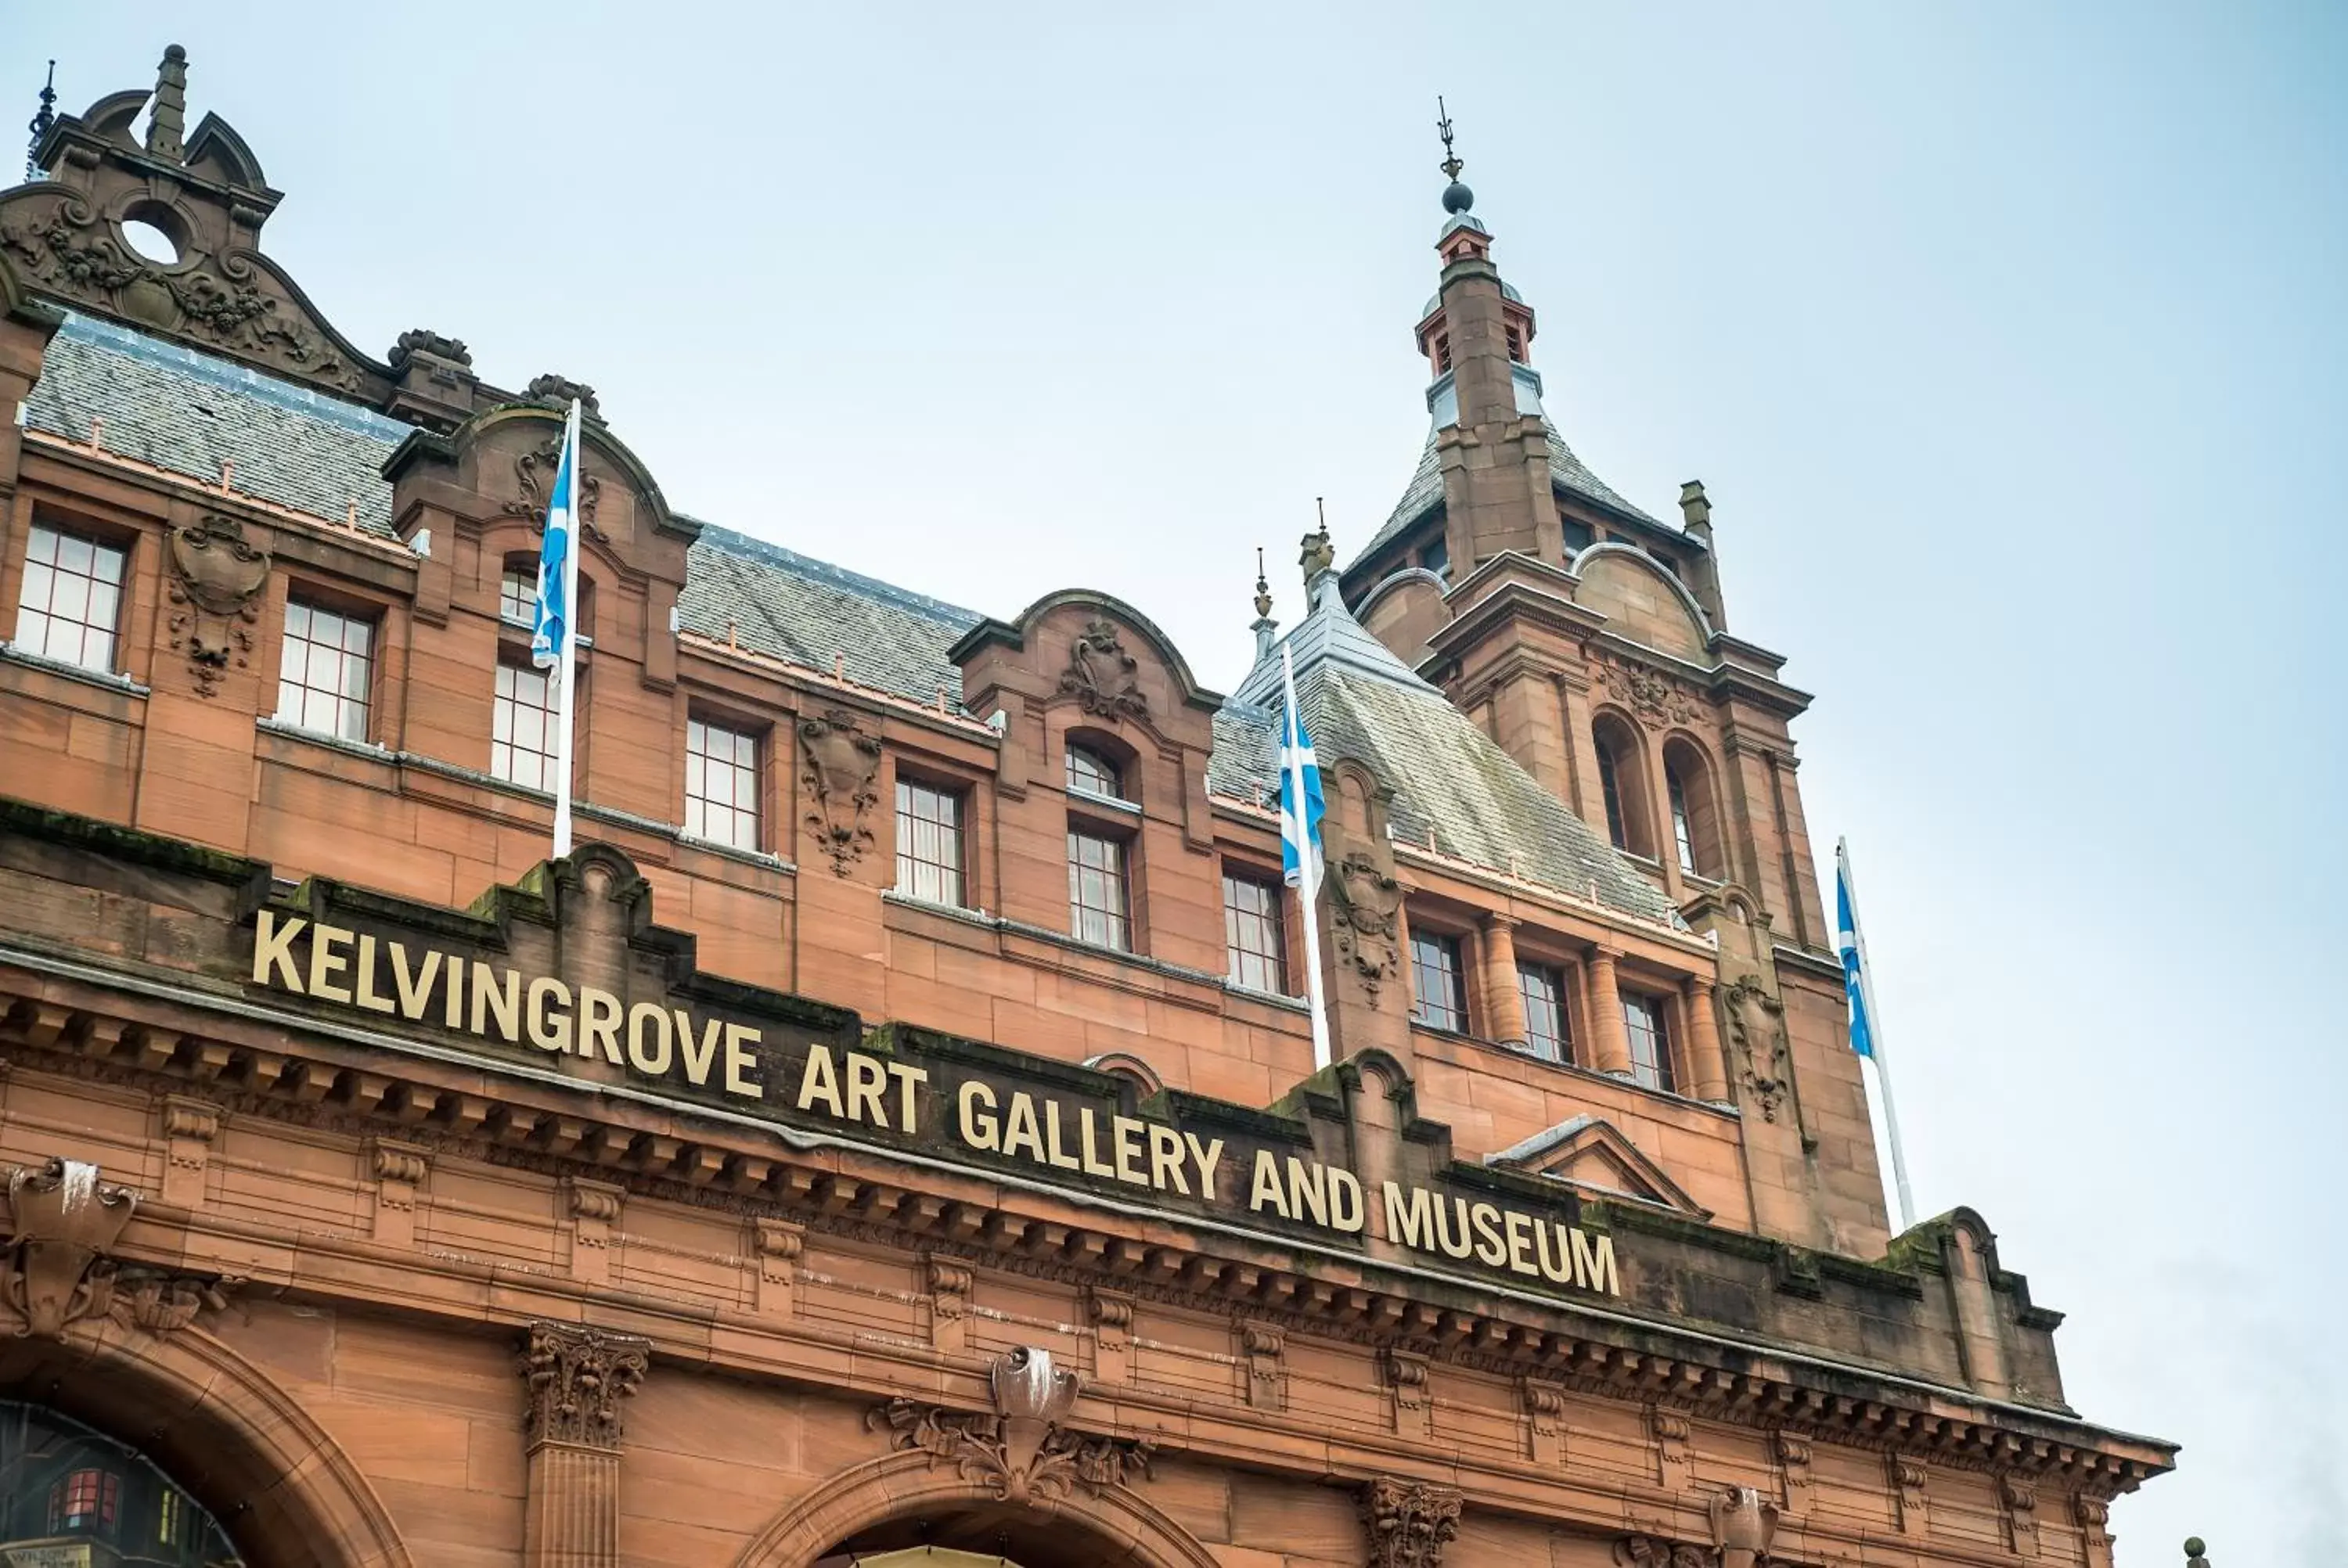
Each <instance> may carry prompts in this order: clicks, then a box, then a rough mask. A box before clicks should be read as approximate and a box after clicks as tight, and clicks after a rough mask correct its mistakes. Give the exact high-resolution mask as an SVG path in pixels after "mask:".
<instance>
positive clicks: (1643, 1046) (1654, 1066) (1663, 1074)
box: [1622, 992, 1673, 1091]
mask: <svg viewBox="0 0 2348 1568" xmlns="http://www.w3.org/2000/svg"><path fill="white" fill-rule="evenodd" d="M1665 1016H1666V1015H1665V1013H1664V1011H1663V1003H1662V1002H1661V1001H1660V1000H1658V999H1655V998H1653V997H1643V996H1634V995H1632V994H1630V993H1628V992H1625V993H1624V994H1623V997H1622V1028H1623V1031H1624V1032H1625V1033H1627V1034H1628V1035H1629V1036H1630V1037H1631V1078H1632V1081H1633V1082H1637V1083H1643V1084H1645V1085H1646V1086H1647V1087H1648V1088H1650V1089H1661V1090H1664V1091H1670V1090H1671V1089H1672V1088H1673V1077H1672V1036H1671V1028H1670V1025H1669V1024H1668V1023H1667V1022H1666V1021H1665Z"/></svg>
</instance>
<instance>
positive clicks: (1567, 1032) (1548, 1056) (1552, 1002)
mask: <svg viewBox="0 0 2348 1568" xmlns="http://www.w3.org/2000/svg"><path fill="white" fill-rule="evenodd" d="M1517 994H1518V995H1519V996H1520V997H1522V998H1523V999H1524V1004H1525V1043H1526V1044H1528V1045H1529V1046H1531V1047H1532V1048H1533V1054H1534V1055H1535V1056H1538V1057H1540V1059H1541V1060H1542V1061H1572V1060H1573V1031H1572V1026H1571V1025H1570V1023H1568V1022H1567V1020H1566V1014H1565V977H1564V976H1563V975H1561V974H1560V973H1559V972H1558V971H1557V970H1555V969H1553V968H1550V967H1549V966H1548V965H1547V964H1519V965H1518V966H1517Z"/></svg>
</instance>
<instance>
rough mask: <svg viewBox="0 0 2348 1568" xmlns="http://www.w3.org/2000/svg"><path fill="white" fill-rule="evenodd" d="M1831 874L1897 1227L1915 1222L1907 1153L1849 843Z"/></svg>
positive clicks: (1841, 842) (1842, 845) (1839, 846)
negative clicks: (1878, 1098)
mask: <svg viewBox="0 0 2348 1568" xmlns="http://www.w3.org/2000/svg"><path fill="white" fill-rule="evenodd" d="M1835 875H1837V876H1839V877H1841V878H1842V886H1843V891H1844V894H1845V896H1846V897H1849V900H1850V938H1851V940H1852V941H1853V942H1854V943H1856V944H1857V945H1858V947H1859V999H1860V1000H1861V1001H1863V1002H1864V1003H1865V1004H1866V1007H1867V1043H1868V1046H1869V1052H1870V1054H1871V1055H1872V1056H1873V1057H1874V1059H1875V1081H1876V1084H1877V1086H1878V1087H1879V1088H1880V1089H1881V1090H1882V1091H1883V1130H1884V1132H1886V1133H1887V1134H1889V1136H1890V1143H1891V1182H1892V1185H1893V1186H1894V1187H1896V1188H1897V1189H1898V1190H1899V1193H1900V1229H1901V1230H1902V1231H1907V1230H1910V1229H1912V1228H1914V1226H1915V1224H1916V1200H1915V1198H1914V1196H1913V1195H1912V1194H1910V1192H1909V1190H1908V1156H1907V1154H1906V1153H1904V1152H1903V1151H1902V1150H1901V1149H1900V1109H1899V1107H1898V1106H1896V1105H1894V1104H1893V1103H1892V1101H1891V1061H1890V1058H1888V1057H1886V1056H1885V1055H1884V1054H1883V1009H1881V1008H1879V1007H1878V1006H1877V1005H1876V1002H1875V966H1874V965H1873V964H1871V963H1869V962H1868V958H1867V931H1866V927H1862V926H1861V925H1860V924H1859V883H1858V881H1857V880H1856V879H1855V878H1853V877H1852V876H1851V874H1850V845H1849V841H1848V840H1845V839H1842V838H1839V837H1838V838H1837V839H1836V840H1835Z"/></svg>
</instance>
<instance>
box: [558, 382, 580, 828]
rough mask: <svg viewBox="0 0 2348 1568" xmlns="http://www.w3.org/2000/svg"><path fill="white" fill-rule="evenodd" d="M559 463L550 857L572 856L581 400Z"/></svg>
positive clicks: (576, 402) (576, 404)
mask: <svg viewBox="0 0 2348 1568" xmlns="http://www.w3.org/2000/svg"><path fill="white" fill-rule="evenodd" d="M561 460H562V462H563V464H564V465H565V466H568V467H569V469H570V470H571V495H570V503H571V512H570V515H569V516H568V517H567V518H564V519H563V527H565V528H568V529H570V530H571V538H569V539H567V540H566V541H564V545H565V548H564V549H563V551H562V646H561V648H559V649H557V650H556V651H555V664H554V677H555V682H556V685H555V708H556V712H555V719H554V722H555V725H556V731H555V737H554V857H555V858H556V859H557V860H560V859H561V858H562V857H563V856H566V855H568V854H570V853H571V773H572V767H571V757H572V727H573V725H574V724H575V723H576V722H577V719H578V713H579V656H578V645H579V547H580V545H581V543H582V541H583V540H584V538H586V533H585V530H584V529H582V528H580V526H579V497H580V493H581V488H582V486H581V481H582V479H583V478H584V477H585V476H584V475H582V474H581V473H580V471H579V400H578V399H577V398H575V397H574V398H572V400H571V417H570V419H569V420H568V421H566V422H565V423H564V425H563V426H562V459H561Z"/></svg>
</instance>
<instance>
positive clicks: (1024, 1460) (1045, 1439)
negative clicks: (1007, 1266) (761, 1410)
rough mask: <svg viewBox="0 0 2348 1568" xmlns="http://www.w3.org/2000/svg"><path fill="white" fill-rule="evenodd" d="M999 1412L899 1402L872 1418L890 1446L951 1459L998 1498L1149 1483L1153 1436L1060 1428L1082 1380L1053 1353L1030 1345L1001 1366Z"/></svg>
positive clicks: (1055, 1497)
mask: <svg viewBox="0 0 2348 1568" xmlns="http://www.w3.org/2000/svg"><path fill="white" fill-rule="evenodd" d="M989 1380H990V1382H991V1384H992V1386H993V1389H994V1410H993V1412H991V1413H987V1414H980V1413H975V1412H965V1411H955V1410H947V1409H941V1408H940V1407H938V1406H935V1405H920V1404H916V1403H914V1402H913V1401H912V1400H911V1399H892V1400H891V1401H890V1402H889V1403H888V1404H886V1405H883V1406H881V1407H880V1409H876V1410H874V1411H873V1412H872V1413H871V1415H870V1417H868V1418H867V1420H868V1422H869V1423H870V1425H871V1426H873V1427H874V1428H876V1429H885V1430H887V1431H888V1433H889V1435H890V1446H891V1448H893V1449H896V1450H899V1451H901V1452H916V1451H918V1452H922V1453H926V1454H928V1455H929V1456H930V1459H931V1461H932V1463H936V1462H939V1461H946V1462H950V1463H952V1464H953V1465H954V1466H955V1468H956V1469H957V1470H958V1471H960V1472H961V1475H962V1478H963V1481H967V1482H969V1483H970V1484H972V1485H973V1486H977V1487H982V1488H983V1489H984V1490H985V1491H986V1492H987V1493H988V1495H990V1496H992V1497H993V1498H994V1499H995V1500H996V1501H1001V1502H1008V1503H1014V1504H1020V1505H1030V1504H1050V1503H1053V1502H1056V1501H1060V1500H1061V1499H1063V1498H1065V1497H1066V1496H1067V1495H1068V1494H1069V1493H1070V1492H1071V1491H1074V1490H1075V1489H1076V1488H1077V1487H1079V1486H1081V1487H1083V1488H1084V1489H1086V1491H1090V1492H1094V1493H1096V1494H1097V1493H1099V1492H1103V1491H1108V1490H1110V1489H1111V1488H1114V1487H1121V1486H1126V1485H1128V1484H1130V1483H1131V1482H1132V1481H1136V1480H1141V1479H1146V1478H1147V1477H1148V1474H1149V1459H1150V1455H1151V1453H1152V1452H1153V1451H1154V1449H1155V1445H1154V1444H1152V1443H1151V1442H1149V1441H1148V1440H1147V1439H1138V1440H1125V1439H1117V1438H1102V1437H1087V1436H1085V1435H1083V1434H1081V1433H1077V1432H1074V1431H1070V1430H1068V1429H1067V1428H1066V1427H1064V1426H1062V1425H1061V1424H1060V1423H1061V1421H1062V1419H1064V1418H1065V1417H1066V1416H1067V1415H1068V1414H1069V1412H1070V1411H1072V1410H1073V1409H1075V1408H1076V1395H1077V1393H1078V1391H1079V1389H1080V1388H1081V1380H1080V1379H1079V1378H1078V1377H1077V1375H1076V1373H1074V1372H1069V1371H1065V1370H1062V1369H1061V1368H1058V1367H1056V1366H1055V1365H1054V1364H1053V1361H1052V1356H1051V1352H1050V1351H1048V1350H1040V1349H1036V1348H1034V1347H1032V1346H1023V1347H1021V1348H1019V1349H1016V1350H1014V1351H1012V1352H1011V1353H1010V1354H1009V1355H1007V1356H1005V1357H1004V1358H1001V1359H1000V1360H998V1361H996V1362H995V1364H994V1368H993V1369H992V1373H991V1375H990V1379H989Z"/></svg>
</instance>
